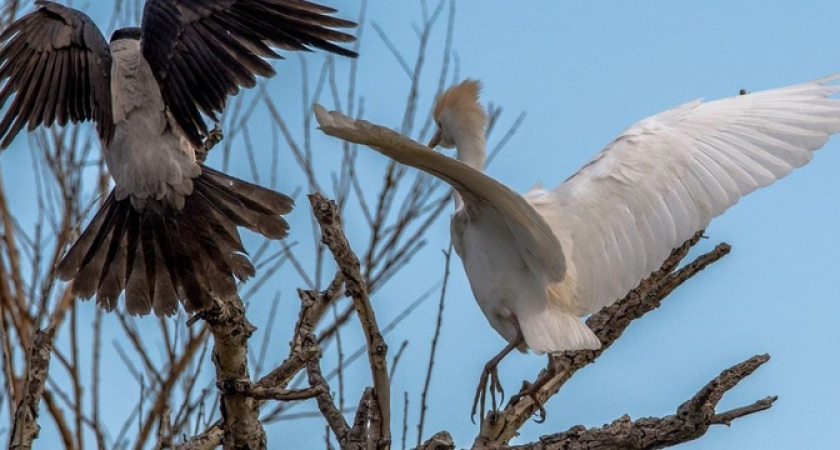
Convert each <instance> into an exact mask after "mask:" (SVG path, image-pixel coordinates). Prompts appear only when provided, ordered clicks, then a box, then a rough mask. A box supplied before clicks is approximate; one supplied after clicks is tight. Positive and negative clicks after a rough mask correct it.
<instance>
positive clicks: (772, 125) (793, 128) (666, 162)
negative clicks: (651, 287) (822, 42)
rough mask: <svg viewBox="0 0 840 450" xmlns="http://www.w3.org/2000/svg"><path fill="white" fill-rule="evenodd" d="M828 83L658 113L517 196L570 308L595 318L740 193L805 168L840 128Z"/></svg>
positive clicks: (838, 103)
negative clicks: (551, 239)
mask: <svg viewBox="0 0 840 450" xmlns="http://www.w3.org/2000/svg"><path fill="white" fill-rule="evenodd" d="M837 78H838V76H834V77H832V78H827V79H823V80H817V81H814V82H810V83H805V84H800V85H796V86H790V87H786V88H781V89H775V90H770V91H765V92H757V93H753V94H749V95H742V96H738V97H733V98H728V99H724V100H718V101H714V102H710V103H702V102H700V101H695V102H692V103H688V104H685V105H682V106H679V107H677V108H674V109H671V110H669V111H665V112H663V113H660V114H658V115H655V116H653V117H650V118H648V119H645V120H643V121H641V122H639V123H637V124H635V125H633V126H631V127H630V128H628V129H627V130H626V131H624V132H623V133H622V134H621V135H620V136H619V137H618V138H617V139H616V140H615V141H613V142H612V143H611V144H610V145H608V146H607V147H606V148H605V149H604V150H603V151H601V153H599V154H598V155H597V156H596V157H595V158H594V159H593V160H592V161H590V162H589V163H588V164H587V165H586V166H584V167H583V168H582V169H581V170H580V171H579V172H578V173H576V174H575V175H574V176H572V177H571V178H569V179H568V180H567V181H566V182H565V183H563V184H561V185H560V186H558V187H557V188H555V189H554V190H552V191H550V192H546V191H543V190H534V191H532V192H530V193H529V194H528V195H526V198H527V199H528V201H529V202H530V203H531V204H532V205H533V206H534V208H536V210H537V211H539V213H540V214H542V216H543V217H544V218H545V219H546V221H547V222H548V223H549V225H550V226H551V227H552V229H553V230H554V231H555V233H556V234H557V236H558V239H559V240H560V243H561V244H562V245H563V249H564V250H565V252H566V255H567V257H568V260H567V264H568V265H569V271H570V273H571V274H573V275H576V277H577V280H578V289H579V290H578V292H577V296H576V297H577V299H576V300H577V302H579V303H581V304H582V305H583V306H586V307H588V308H589V310H590V311H591V312H594V311H597V310H598V309H599V308H601V307H603V306H605V305H608V304H610V303H612V302H613V301H615V300H616V299H618V298H620V297H622V296H623V295H625V294H626V293H627V292H628V291H629V290H630V289H632V288H633V287H634V286H636V285H637V284H638V282H639V281H640V280H641V279H642V278H644V277H646V276H648V275H649V274H650V273H651V272H652V271H654V270H656V269H658V268H659V267H660V265H661V264H662V262H663V261H664V260H665V258H666V257H667V256H668V254H669V252H670V251H671V250H672V249H673V248H674V247H676V246H678V245H680V244H681V243H682V242H684V241H685V240H687V239H688V238H690V237H691V236H692V235H693V234H694V233H696V232H697V231H699V230H701V229H704V228H705V227H706V226H707V225H708V224H709V221H710V220H711V219H712V218H713V217H715V216H717V215H719V214H721V213H723V212H724V211H725V210H726V209H727V208H729V207H730V206H732V205H734V204H735V203H737V202H738V200H739V199H740V197H741V196H744V195H746V194H748V193H750V192H752V191H753V190H755V189H756V188H759V187H762V186H766V185H768V184H770V183H772V182H774V181H775V180H778V179H779V178H782V177H784V176H785V175H787V174H788V173H790V171H791V170H792V169H794V168H796V167H799V166H802V165H804V164H805V163H807V162H808V161H809V160H810V159H811V156H812V154H811V152H812V151H814V150H817V149H819V148H820V147H822V146H823V145H824V144H825V142H826V140H827V139H828V137H829V135H830V134H833V133H836V132H838V131H840V100H836V99H830V98H828V97H829V96H831V95H832V94H834V93H836V92H838V91H840V87H838V86H836V85H830V84H829V83H830V82H832V81H834V80H836V79H837Z"/></svg>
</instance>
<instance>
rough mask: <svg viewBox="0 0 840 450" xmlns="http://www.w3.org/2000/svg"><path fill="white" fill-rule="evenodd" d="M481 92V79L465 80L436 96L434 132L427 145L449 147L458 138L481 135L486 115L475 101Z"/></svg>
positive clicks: (453, 144)
mask: <svg viewBox="0 0 840 450" xmlns="http://www.w3.org/2000/svg"><path fill="white" fill-rule="evenodd" d="M480 91H481V82H480V81H477V80H470V79H467V80H464V81H463V82H461V83H460V84H456V85H455V86H452V87H451V88H449V89H447V90H446V92H444V93H443V94H441V95H440V97H438V99H437V101H436V102H435V110H434V118H435V123H436V124H437V131H435V134H434V136H432V140H431V141H429V147H431V148H435V147H437V146H438V145H440V146H441V147H445V148H452V147H454V146H455V144H456V141H457V140H458V139H459V138H460V137H468V136H475V135H476V134H480V135H482V136H483V135H484V126H485V124H486V123H487V115H486V114H485V113H484V108H482V107H481V104H480V103H478V94H479V92H480Z"/></svg>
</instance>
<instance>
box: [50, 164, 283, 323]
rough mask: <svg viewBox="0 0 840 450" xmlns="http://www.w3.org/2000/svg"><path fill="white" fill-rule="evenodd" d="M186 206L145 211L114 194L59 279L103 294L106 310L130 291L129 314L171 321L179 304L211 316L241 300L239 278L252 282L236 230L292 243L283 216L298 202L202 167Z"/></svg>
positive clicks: (148, 205)
mask: <svg viewBox="0 0 840 450" xmlns="http://www.w3.org/2000/svg"><path fill="white" fill-rule="evenodd" d="M193 182H194V189H193V192H192V194H191V195H189V196H187V197H186V201H185V202H184V207H183V209H181V210H177V209H175V208H172V207H171V206H168V205H167V204H166V203H165V201H156V200H146V201H145V202H143V204H144V208H143V210H142V211H138V210H137V209H135V208H134V206H132V204H131V200H130V198H126V199H125V200H116V198H115V196H114V192H113V191H112V192H111V194H110V195H109V196H108V198H107V199H106V200H105V203H104V204H103V205H102V207H101V208H100V209H99V211H98V212H97V213H96V216H95V217H94V218H93V220H92V221H91V223H90V225H88V227H87V229H85V231H84V232H82V235H81V236H80V237H79V239H78V241H76V243H75V244H74V245H73V246H72V247H71V248H70V250H69V251H68V252H67V254H66V255H65V256H64V258H63V259H62V260H61V262H60V263H59V265H58V268H57V274H58V277H59V278H61V279H63V280H71V279H72V280H73V286H72V290H73V293H74V294H76V295H77V296H79V297H82V298H86V299H87V298H90V297H92V296H93V295H94V294H95V295H96V303H97V304H98V305H99V306H100V307H102V308H103V309H105V310H107V311H112V310H114V308H116V305H117V298H118V297H119V295H120V293H122V291H125V297H126V300H125V302H126V310H127V312H128V313H129V314H141V315H144V314H148V313H149V312H150V311H154V312H155V314H157V315H158V316H164V315H172V314H174V313H175V312H177V310H178V301H180V302H181V303H183V304H184V309H186V311H187V312H191V313H192V312H197V311H202V310H205V309H208V308H210V307H212V306H214V305H215V304H216V299H223V298H229V297H231V296H234V295H236V279H239V280H242V281H245V280H247V279H248V278H250V277H252V276H253V275H254V273H255V268H254V266H253V265H252V264H251V262H250V260H249V259H248V257H247V253H246V251H245V248H244V247H243V246H242V241H241V239H240V237H239V232H238V230H237V226H240V227H245V228H248V229H251V230H253V231H256V232H257V233H260V234H262V235H263V236H265V237H267V238H270V239H280V238H283V237H285V236H286V234H287V232H288V230H289V226H288V224H287V223H286V221H285V220H284V219H283V218H282V217H280V215H281V214H286V213H288V212H289V211H291V209H292V207H293V205H294V202H293V201H292V199H291V198H289V197H287V196H285V195H283V194H280V193H277V192H274V191H272V190H270V189H265V188H262V187H259V186H256V185H253V184H250V183H247V182H245V181H242V180H238V179H236V178H233V177H229V176H227V175H225V174H223V173H221V172H218V171H215V170H212V169H209V168H207V167H202V174H201V175H199V176H198V177H197V178H196V179H194V180H193Z"/></svg>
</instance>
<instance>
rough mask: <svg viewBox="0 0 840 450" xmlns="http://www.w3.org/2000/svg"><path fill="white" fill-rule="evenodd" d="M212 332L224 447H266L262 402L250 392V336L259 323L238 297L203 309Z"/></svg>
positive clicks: (243, 448) (244, 448) (255, 449)
mask: <svg viewBox="0 0 840 450" xmlns="http://www.w3.org/2000/svg"><path fill="white" fill-rule="evenodd" d="M201 317H202V318H203V319H204V320H205V321H206V322H207V325H208V326H209V327H210V332H211V333H212V334H213V363H214V365H215V366H216V385H217V386H218V387H219V390H220V391H221V393H222V398H221V404H220V408H221V412H222V427H223V429H224V431H225V442H224V444H225V445H224V446H225V448H236V449H242V450H246V449H247V450H264V449H265V448H266V436H265V430H264V429H263V426H262V424H261V423H260V420H259V406H258V405H257V404H256V401H255V400H254V399H253V398H251V397H250V396H248V395H245V394H242V392H246V391H247V390H249V389H250V387H251V377H250V375H249V373H248V339H249V338H250V337H251V335H252V334H253V333H254V331H255V330H256V327H254V325H252V324H251V323H250V322H248V319H247V318H246V317H245V307H244V306H243V305H242V301H241V300H239V299H238V298H237V299H235V301H230V302H224V303H222V305H221V306H220V307H219V308H216V309H213V310H210V311H207V312H204V313H201Z"/></svg>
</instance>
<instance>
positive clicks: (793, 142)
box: [316, 75, 840, 413]
mask: <svg viewBox="0 0 840 450" xmlns="http://www.w3.org/2000/svg"><path fill="white" fill-rule="evenodd" d="M837 78H840V75H837V76H833V77H830V78H825V79H822V80H817V81H813V82H809V83H804V84H799V85H795V86H790V87H785V88H780V89H774V90H769V91H764V92H757V93H752V94H749V95H741V96H736V97H732V98H727V99H723V100H718V101H713V102H709V103H703V102H701V101H693V102H690V103H686V104H684V105H681V106H678V107H676V108H673V109H671V110H668V111H665V112H662V113H660V114H657V115H655V116H653V117H650V118H648V119H645V120H643V121H641V122H638V123H636V124H635V125H633V126H631V127H630V128H628V129H627V130H625V131H624V132H623V133H621V134H620V135H619V136H618V137H617V138H616V139H615V140H614V141H612V142H611V143H610V144H609V145H607V147H606V148H604V149H603V150H602V151H601V152H600V153H598V154H597V155H596V156H595V158H593V159H592V160H591V161H590V162H589V163H587V164H586V165H585V166H584V167H583V168H582V169H581V170H579V171H578V172H577V173H576V174H574V175H573V176H572V177H570V178H569V179H568V180H566V181H565V182H564V183H562V184H560V185H559V186H557V187H556V188H554V189H553V190H550V191H547V190H544V189H542V188H535V189H533V190H532V191H530V192H528V193H526V194H525V195H519V194H516V193H515V192H513V191H512V190H510V189H509V188H507V187H505V186H504V185H502V184H501V183H499V182H498V181H496V180H494V179H492V178H490V177H488V176H487V175H484V174H483V173H482V170H483V169H484V162H485V158H486V150H485V141H484V132H485V122H486V120H485V112H484V109H483V108H482V107H481V105H480V104H479V101H478V94H479V90H480V84H479V83H478V82H477V81H473V80H467V81H464V82H463V83H461V84H459V85H456V86H454V87H452V88H450V89H449V90H447V91H446V92H445V93H443V94H442V95H441V96H440V97H439V98H438V100H437V103H436V104H435V108H434V119H435V122H436V123H437V126H438V130H437V132H436V133H435V135H434V137H433V138H432V141H431V142H430V143H429V147H433V148H434V147H435V146H436V145H441V146H443V147H455V148H456V157H457V161H456V160H453V159H451V158H448V157H446V156H444V155H441V154H439V153H436V152H434V151H431V150H430V149H429V148H427V147H425V146H423V145H422V144H419V143H417V142H414V141H412V140H410V139H408V138H407V137H404V136H402V135H400V134H398V133H396V132H393V131H391V130H389V129H386V128H384V127H380V126H377V125H373V124H371V123H369V122H366V121H363V120H352V119H350V118H348V117H346V116H343V115H341V114H340V113H337V112H330V113H327V112H326V110H324V109H323V108H321V107H319V106H317V105H316V115H317V118H318V121H319V123H320V124H321V129H322V130H323V131H324V132H325V133H327V134H329V135H332V136H336V137H339V138H342V139H345V140H348V141H352V142H356V143H360V144H365V145H368V146H370V147H371V148H373V149H374V150H376V151H378V152H380V153H382V154H384V155H386V156H388V157H390V158H392V159H394V160H395V161H398V162H400V163H402V164H406V165H409V166H412V167H415V168H417V169H420V170H423V171H425V172H428V173H430V174H432V175H434V176H436V177H438V178H440V179H442V180H444V181H445V182H447V183H449V184H450V185H452V187H453V188H454V189H455V191H456V195H455V213H454V214H453V215H452V223H451V233H452V243H453V245H454V247H455V250H456V252H457V253H458V255H459V256H460V257H461V260H462V261H463V264H464V269H465V271H466V274H467V277H468V279H469V282H470V286H471V288H472V291H473V294H474V295H475V298H476V301H477V302H478V305H479V307H480V308H481V310H482V312H483V313H484V314H485V316H487V320H488V321H489V322H490V325H491V326H492V327H493V328H494V329H495V330H496V331H497V332H498V333H499V334H500V335H501V336H502V337H503V338H504V339H505V340H506V341H507V342H508V345H507V346H506V347H505V349H504V350H503V351H502V352H500V353H499V354H498V355H497V356H496V357H494V358H493V359H491V360H490V362H488V365H487V367H486V368H485V372H484V374H483V375H482V381H481V382H480V385H479V389H478V391H477V394H476V402H478V400H479V397H480V398H481V403H482V410H483V400H484V395H485V391H486V387H485V386H486V384H487V382H488V378H489V381H490V389H491V393H492V392H493V390H494V389H495V390H501V387H500V384H499V382H498V377H497V375H496V365H497V364H498V362H499V361H500V360H501V359H502V358H503V357H504V356H505V355H507V354H508V353H509V352H510V351H512V350H513V349H514V348H518V349H519V350H522V351H524V350H526V349H531V350H533V351H534V352H536V353H537V354H542V353H554V352H562V351H565V350H578V349H596V348H599V347H600V345H601V343H600V342H599V340H598V338H597V337H596V336H595V335H594V334H593V333H592V331H591V330H590V329H589V328H588V327H587V326H586V325H585V324H584V323H583V322H582V321H581V320H580V317H581V316H584V315H587V314H591V313H595V312H597V311H598V310H600V309H601V308H603V307H604V306H606V305H609V304H611V303H613V302H614V301H616V300H617V299H619V298H621V297H622V296H624V295H625V294H626V293H627V292H628V291H629V290H630V289H632V288H634V287H635V286H636V285H637V284H638V283H639V282H640V281H641V280H642V279H643V278H645V277H647V276H648V275H649V274H651V272H653V271H654V270H656V269H658V268H659V267H660V265H661V264H662V262H663V261H664V260H665V258H667V256H668V255H669V253H670V252H671V250H672V249H673V248H675V247H676V246H678V245H680V244H682V243H683V242H684V241H686V240H687V239H689V238H690V237H691V236H692V235H694V234H695V233H696V232H698V231H699V230H702V229H704V228H705V227H706V226H707V225H708V224H709V221H710V220H711V219H712V218H713V217H715V216H717V215H720V214H721V213H723V212H724V211H725V210H726V209H727V208H729V207H730V206H732V205H734V204H735V203H737V202H738V200H739V199H740V197H741V196H744V195H746V194H748V193H750V192H752V191H754V190H755V189H756V188H759V187H762V186H767V185H769V184H770V183H772V182H774V181H775V180H778V179H779V178H782V177H784V176H785V175H787V174H788V173H790V172H791V170H792V169H794V168H796V167H800V166H802V165H804V164H805V163H807V162H808V161H810V159H811V156H812V152H813V151H814V150H817V149H819V148H820V147H822V146H823V145H824V144H825V142H826V141H827V140H828V137H829V136H830V135H831V134H834V133H837V132H838V131H840V100H837V99H832V98H829V97H830V96H831V95H832V94H834V93H836V92H838V91H840V87H838V86H837V85H832V84H830V83H831V82H832V81H834V80H836V79H837ZM473 413H475V405H474V406H473ZM482 413H483V411H482Z"/></svg>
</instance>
